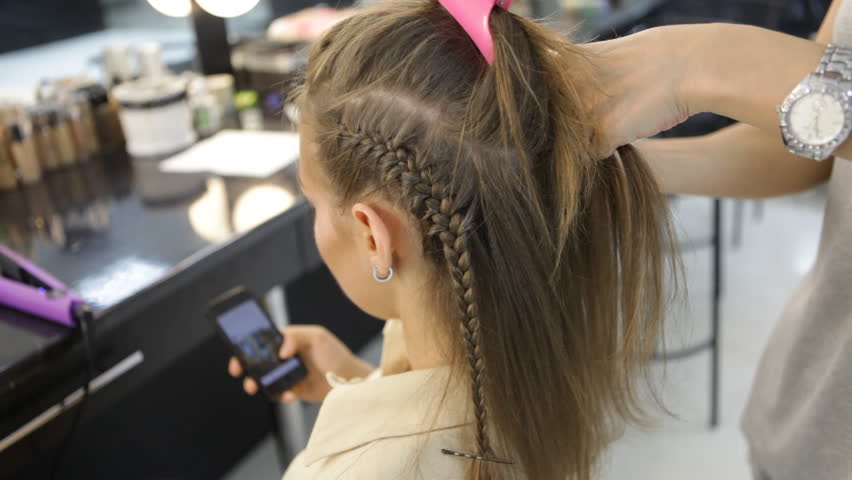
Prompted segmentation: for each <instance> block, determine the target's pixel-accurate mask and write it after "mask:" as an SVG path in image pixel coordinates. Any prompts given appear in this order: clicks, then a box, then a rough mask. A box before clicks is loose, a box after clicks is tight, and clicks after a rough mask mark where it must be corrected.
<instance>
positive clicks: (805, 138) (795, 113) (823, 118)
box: [789, 92, 845, 145]
mask: <svg viewBox="0 0 852 480" xmlns="http://www.w3.org/2000/svg"><path fill="white" fill-rule="evenodd" d="M789 118H790V130H791V132H792V133H793V134H794V135H795V136H796V137H798V138H799V140H800V141H801V142H802V143H805V144H807V145H822V144H824V143H828V142H830V141H831V140H833V139H834V137H836V136H837V135H838V134H839V133H840V131H841V130H843V124H844V122H845V115H844V112H843V106H842V105H841V104H840V102H838V101H837V99H836V98H834V97H832V96H831V95H829V94H826V93H821V92H817V93H811V94H808V95H805V96H804V97H802V98H800V99H799V100H798V101H797V102H796V103H794V104H793V106H792V108H790V117H789Z"/></svg>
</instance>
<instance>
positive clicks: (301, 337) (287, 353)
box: [278, 327, 309, 358]
mask: <svg viewBox="0 0 852 480" xmlns="http://www.w3.org/2000/svg"><path fill="white" fill-rule="evenodd" d="M281 334H282V335H284V342H283V343H282V344H281V348H280V349H278V356H279V357H280V358H290V357H292V356H293V355H296V354H297V353H299V352H300V351H301V350H304V349H305V348H306V347H307V346H308V343H309V341H308V338H307V334H306V332H304V331H303V329H302V328H299V327H287V328H284V329H282V330H281Z"/></svg>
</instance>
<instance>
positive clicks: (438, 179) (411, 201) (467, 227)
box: [338, 129, 494, 457]
mask: <svg viewBox="0 0 852 480" xmlns="http://www.w3.org/2000/svg"><path fill="white" fill-rule="evenodd" d="M338 139H339V141H340V142H341V146H342V147H343V149H344V150H346V149H352V150H353V153H355V155H359V156H363V157H361V158H368V157H369V158H372V159H374V160H375V166H376V168H377V169H378V170H379V172H380V175H381V176H382V181H383V183H385V184H386V185H394V184H396V185H399V186H400V187H401V196H402V200H403V202H405V203H406V204H407V208H408V209H409V211H410V212H411V213H412V214H413V215H415V216H417V217H418V218H419V219H420V221H421V224H422V226H423V231H424V233H425V235H426V237H427V238H437V239H438V240H439V241H440V244H441V245H442V251H443V255H444V259H445V260H446V262H447V266H448V269H449V272H450V277H451V280H452V285H453V290H454V292H455V293H456V299H457V304H458V309H459V313H460V316H461V334H462V338H463V339H464V344H465V352H466V356H467V361H468V364H469V370H470V380H471V394H472V399H473V410H474V416H475V417H476V442H477V447H478V450H479V451H478V455H477V456H479V457H492V456H493V455H494V452H493V450H492V448H491V444H490V442H489V439H488V434H487V429H486V426H487V420H488V411H487V408H486V405H485V395H484V383H485V364H484V362H483V360H482V353H481V350H480V345H481V341H480V340H481V333H480V324H479V309H478V307H477V296H476V290H475V285H476V281H475V276H474V272H473V269H472V268H471V258H470V253H469V251H468V245H469V241H468V240H469V237H470V234H471V232H472V227H471V226H472V225H473V223H474V222H473V217H474V209H473V208H472V207H471V206H470V205H460V204H459V203H458V202H457V201H456V199H455V198H454V195H453V193H452V189H451V187H450V185H449V177H447V176H441V175H439V174H436V170H437V169H435V168H432V167H431V166H430V165H429V162H428V160H427V159H425V158H421V156H419V155H417V154H416V153H415V152H414V151H412V150H411V149H409V148H407V147H406V146H404V145H396V144H394V143H393V142H391V141H388V140H385V139H382V138H380V137H378V136H374V135H367V134H364V133H361V132H351V131H346V130H345V129H341V130H340V131H339V132H338ZM452 453H456V452H452Z"/></svg>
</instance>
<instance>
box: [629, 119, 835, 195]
mask: <svg viewBox="0 0 852 480" xmlns="http://www.w3.org/2000/svg"><path fill="white" fill-rule="evenodd" d="M634 145H635V146H636V147H637V148H638V149H639V151H640V153H641V154H642V157H643V158H644V159H645V160H646V161H648V163H649V164H650V165H651V169H652V170H653V171H654V176H655V177H656V178H657V181H658V182H659V184H660V188H661V189H662V191H663V192H665V193H687V194H693V195H708V196H714V197H740V198H758V197H771V196H777V195H784V194H788V193H794V192H798V191H801V190H806V189H808V188H811V187H813V186H815V185H818V184H820V183H822V182H824V181H826V180H827V179H828V176H829V174H830V173H831V165H832V162H833V159H831V160H826V161H824V162H815V161H813V160H810V159H807V158H802V157H799V156H797V155H793V154H792V153H790V152H788V151H787V150H786V149H785V148H784V146H783V145H782V144H781V142H779V141H778V139H777V138H776V136H774V135H771V134H768V133H766V132H763V131H761V130H759V129H757V128H755V127H752V126H751V125H745V124H736V125H732V126H730V127H727V128H724V129H722V130H719V131H718V132H715V133H712V134H710V135H704V136H701V137H690V138H673V139H661V140H656V139H651V140H639V141H638V142H635V143H634Z"/></svg>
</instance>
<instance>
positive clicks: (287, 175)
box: [0, 155, 303, 394]
mask: <svg viewBox="0 0 852 480" xmlns="http://www.w3.org/2000/svg"><path fill="white" fill-rule="evenodd" d="M158 163H159V162H158V161H156V160H131V159H129V158H127V156H125V155H114V156H110V157H104V158H99V159H94V160H92V161H90V162H88V163H85V164H80V165H76V166H74V167H71V168H67V169H63V170H59V171H56V172H51V173H49V174H47V175H46V176H45V178H44V179H43V181H42V182H40V183H38V184H35V185H31V186H26V187H22V188H20V189H19V190H16V191H12V192H0V242H2V243H5V244H6V245H8V246H9V247H10V248H12V249H14V250H15V251H17V252H19V253H21V254H23V255H24V256H25V257H27V258H28V259H30V260H32V261H33V262H34V263H36V264H37V265H39V266H41V267H43V268H45V269H46V270H47V271H49V272H51V273H52V274H53V275H55V276H56V277H57V278H59V279H61V280H62V281H63V282H65V283H66V284H67V285H68V286H69V287H70V288H71V289H73V290H74V291H76V292H77V293H79V294H80V295H81V296H82V297H83V298H84V299H85V300H86V301H87V302H89V303H90V304H91V305H92V306H93V307H94V308H95V310H96V312H97V315H98V316H99V317H100V316H103V315H104V314H106V313H108V312H109V311H111V310H114V309H117V308H121V307H126V306H128V305H127V304H128V303H129V302H131V300H132V299H134V298H136V297H138V296H139V295H137V294H139V293H140V292H143V291H144V290H149V289H153V288H154V287H155V286H156V285H157V284H158V283H161V282H163V281H164V280H165V279H167V278H168V277H170V276H174V275H176V274H178V273H179V272H181V271H183V270H186V269H189V268H191V267H192V266H193V265H194V264H196V263H198V262H199V261H201V260H202V259H204V258H206V257H208V256H211V255H215V254H217V252H219V251H221V250H223V249H225V248H227V246H228V245H231V244H234V243H236V242H239V241H240V239H241V238H242V237H244V236H246V235H251V234H252V232H253V231H254V230H256V229H258V228H260V229H262V228H263V226H264V224H266V223H270V222H273V223H274V222H275V221H276V219H278V221H280V217H281V216H282V214H283V213H285V212H287V211H288V210H293V209H295V208H297V207H298V206H299V205H301V204H302V203H303V201H302V200H301V196H300V193H299V192H298V186H297V182H296V180H295V166H294V165H291V166H290V167H288V168H285V169H284V170H282V171H279V172H278V173H276V174H273V175H272V176H270V177H268V178H264V179H252V178H241V177H231V178H223V177H215V176H209V175H204V174H176V173H168V174H166V173H161V172H160V171H159V169H158ZM270 200H272V201H270ZM71 336H72V330H71V329H68V328H65V327H62V326H59V325H56V324H53V323H50V322H47V321H44V320H41V319H37V318H34V317H31V316H28V315H25V314H21V313H18V312H14V311H11V310H8V309H2V308H0V380H3V379H7V378H8V377H9V375H7V374H10V373H11V370H13V369H18V370H20V369H22V368H25V367H26V366H27V365H28V364H30V363H32V361H37V360H38V359H39V358H40V357H42V356H44V355H46V354H47V353H46V352H47V351H48V350H49V349H51V348H53V347H57V346H60V345H61V344H62V343H63V342H64V341H67V340H69V339H70V337H71ZM11 386H12V385H8V384H4V382H3V381H0V394H2V393H3V392H4V391H5V390H6V389H8V388H9V387H11Z"/></svg>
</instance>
